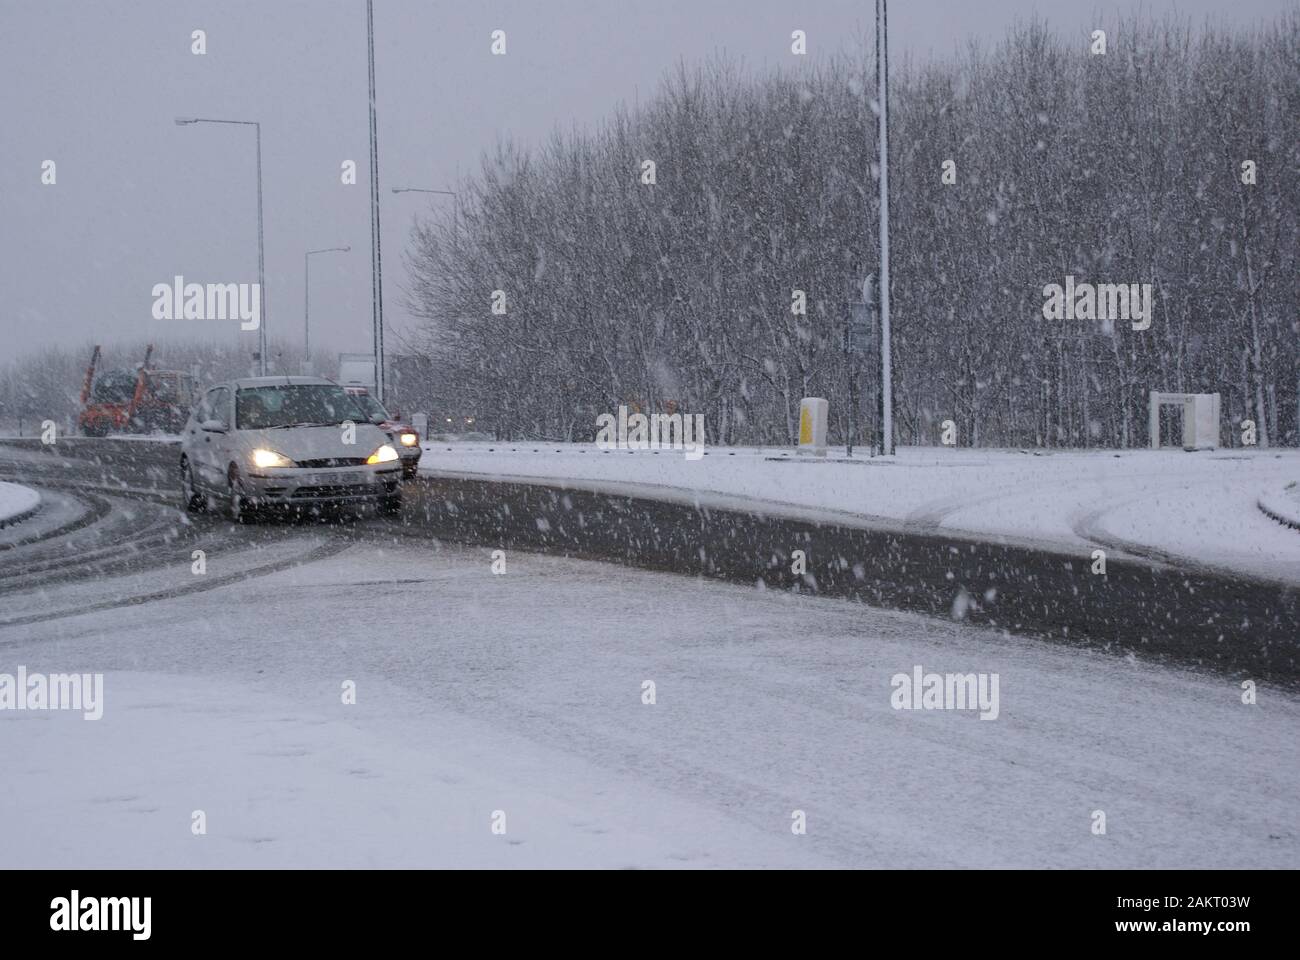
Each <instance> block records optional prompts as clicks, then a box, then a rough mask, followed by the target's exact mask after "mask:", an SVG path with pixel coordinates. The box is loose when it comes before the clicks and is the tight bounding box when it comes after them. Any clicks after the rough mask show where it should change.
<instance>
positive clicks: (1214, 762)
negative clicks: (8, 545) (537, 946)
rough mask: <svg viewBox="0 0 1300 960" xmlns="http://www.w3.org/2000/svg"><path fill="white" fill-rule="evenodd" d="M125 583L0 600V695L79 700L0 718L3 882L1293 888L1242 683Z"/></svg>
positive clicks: (561, 587)
mask: <svg viewBox="0 0 1300 960" xmlns="http://www.w3.org/2000/svg"><path fill="white" fill-rule="evenodd" d="M43 492H44V491H43ZM56 492H57V491H56ZM64 493H65V495H68V494H67V493H66V490H65V491H64ZM69 496H70V495H69ZM106 496H107V495H106ZM107 498H108V499H109V500H110V501H112V500H114V499H115V498H113V497H107ZM73 499H75V498H73ZM138 503H139V511H140V517H139V518H138V521H137V524H138V526H137V528H136V529H137V530H140V531H143V530H148V529H151V528H152V526H151V525H153V524H154V523H155V522H156V521H158V520H159V519H160V518H162V517H164V516H165V511H166V510H167V509H169V508H167V507H166V506H165V505H163V504H149V503H148V502H147V501H143V500H141V501H138ZM65 509H67V510H68V511H69V512H75V508H73V507H71V506H67V505H65ZM120 513H121V509H120V506H118V507H117V509H115V510H113V511H110V513H109V514H108V515H107V516H106V517H104V518H101V519H100V520H99V521H96V523H87V524H83V525H82V526H81V527H80V528H78V529H80V530H82V531H86V530H90V529H93V528H94V527H95V526H96V525H97V524H98V523H103V522H105V520H107V519H109V518H111V517H116V516H119V515H120ZM28 522H35V519H34V520H33V521H28ZM71 522H75V521H70V523H71ZM69 535H75V531H73V533H72V534H69ZM141 536H143V534H141ZM190 536H193V537H196V539H194V540H190V539H186V538H188V537H190ZM50 542H51V543H52V541H50ZM196 544H197V545H200V546H202V548H203V549H205V550H206V553H207V556H206V563H207V568H206V572H205V573H204V574H202V575H198V574H194V573H193V572H192V570H191V559H190V556H191V552H190V551H191V548H192V547H193V546H195V545H196ZM34 546H36V545H27V546H22V547H16V548H13V549H11V550H10V551H4V552H0V560H7V559H8V558H6V557H5V553H6V552H8V553H10V554H11V555H12V554H13V553H15V552H17V551H27V550H31V549H33V547H34ZM45 549H49V547H48V544H47V546H46V548H45ZM168 551H171V552H170V553H168ZM133 552H134V553H136V554H138V555H139V556H137V559H138V560H139V563H138V565H137V566H130V567H128V568H126V570H125V575H124V576H121V577H116V578H111V579H109V578H105V576H104V575H103V574H104V572H105V571H104V570H103V569H101V570H100V575H98V576H75V575H64V574H60V575H59V576H57V577H54V576H51V578H50V579H45V580H42V581H41V582H39V583H33V584H28V585H16V586H14V587H13V588H10V589H8V590H7V592H5V593H4V594H3V595H0V607H2V609H3V614H2V615H0V619H3V620H11V619H14V618H22V619H23V620H24V622H22V623H11V625H9V626H0V673H10V674H12V673H14V672H15V671H16V670H17V669H18V667H19V666H20V665H21V666H23V667H25V668H26V669H27V671H29V672H36V671H43V672H45V673H58V672H68V671H76V672H92V673H93V672H103V673H104V674H105V678H104V715H103V718H102V719H100V720H97V721H88V720H83V719H82V718H81V715H80V714H74V713H66V712H60V713H54V712H32V711H26V712H16V711H7V710H6V711H0V724H4V725H5V726H4V727H3V728H0V729H2V730H3V733H2V734H0V763H3V764H4V769H5V770H6V771H9V772H10V775H9V776H7V777H5V778H4V779H3V780H0V819H2V820H3V822H4V823H5V824H6V827H7V830H6V835H7V839H6V841H5V843H4V845H3V846H2V847H0V866H5V867H11V866H24V867H27V866H98V867H104V866H145V865H150V866H327V867H328V866H360V865H378V866H439V865H448V866H528V867H532V866H587V865H590V866H608V867H663V866H715V867H716V866H760V865H762V866H813V867H824V866H916V867H920V866H971V867H973V866H990V865H991V866H1122V867H1157V866H1176V867H1191V866H1241V867H1295V866H1297V865H1300V736H1297V734H1298V733H1300V699H1297V698H1296V696H1295V695H1293V694H1291V693H1287V692H1284V691H1280V690H1277V689H1274V688H1271V687H1269V686H1267V685H1261V686H1260V688H1259V691H1258V703H1257V704H1256V705H1253V706H1246V705H1243V704H1242V702H1241V690H1240V688H1239V687H1238V686H1237V684H1236V683H1235V682H1233V681H1231V680H1227V679H1220V678H1216V677H1214V676H1210V675H1198V674H1192V673H1187V672H1182V671H1178V670H1172V669H1167V668H1160V667H1154V666H1149V665H1145V664H1141V663H1138V662H1134V661H1126V660H1124V659H1120V658H1116V657H1113V656H1106V655H1102V654H1096V653H1090V652H1087V651H1079V650H1072V649H1068V648H1062V647H1054V646H1047V645H1044V644H1042V643H1040V642H1038V641H1036V640H1034V639H1032V638H1012V637H1008V636H1005V635H1002V634H1000V633H997V632H994V631H991V630H987V629H983V628H979V627H973V626H970V625H959V624H953V623H949V622H943V621H937V620H933V619H929V618H924V617H921V616H917V615H911V614H902V613H892V612H887V611H880V610H875V609H871V608H869V607H866V606H864V605H861V604H857V603H852V602H847V601H841V600H831V599H826V598H817V597H806V596H796V595H791V594H785V593H778V592H775V591H760V590H755V589H753V588H749V587H744V586H734V585H727V584H719V583H716V582H709V581H698V580H693V579H690V578H686V577H682V576H677V575H672V574H662V573H652V572H645V571H638V570H631V569H626V568H622V567H612V566H609V565H605V564H599V563H592V562H584V561H577V560H565V559H557V558H551V557H544V556H537V555H530V554H526V553H520V552H514V551H511V552H510V553H509V554H508V555H507V558H506V559H507V567H506V572H505V573H504V574H503V575H494V574H493V573H492V571H491V557H490V551H489V550H487V549H470V548H461V547H450V546H446V545H437V544H435V543H433V542H421V541H415V540H412V539H408V538H402V539H400V540H398V541H397V542H393V541H392V540H391V538H389V537H388V536H387V535H386V534H385V533H384V528H383V527H382V525H368V524H362V525H359V526H358V527H356V528H352V529H350V530H342V531H340V530H338V529H335V528H331V527H325V526H317V525H303V526H292V525H282V526H273V527H268V528H262V529H256V528H255V529H253V530H248V531H238V530H236V531H233V532H231V528H227V527H226V526H225V525H223V524H211V525H207V526H201V527H200V529H199V530H198V531H191V532H189V533H185V534H184V535H183V537H182V539H178V540H177V541H175V542H169V541H162V542H161V543H160V544H158V545H155V546H153V547H148V548H143V549H138V550H134V551H133ZM45 562H47V563H49V562H54V558H52V557H49V556H46V557H45ZM291 564H297V565H291ZM75 572H76V568H75V567H74V568H73V570H72V571H71V572H69V571H65V574H69V573H72V574H75ZM110 572H111V571H110ZM237 575H239V576H242V579H234V578H235V577H236V576H237ZM204 578H208V579H209V580H212V581H220V582H217V583H215V585H212V584H210V585H208V586H207V588H205V589H192V590H188V589H185V587H186V586H187V584H192V583H193V581H196V580H202V579H204ZM222 578H228V579H226V580H224V581H222ZM151 596H153V597H156V599H152V600H149V601H147V602H139V603H131V604H130V605H125V603H126V601H129V600H130V599H131V598H141V597H151ZM92 606H99V607H101V609H97V610H95V611H94V612H90V613H86V612H78V611H79V610H81V611H84V610H86V609H89V608H90V607H92ZM42 611H45V612H49V613H57V614H59V616H58V617H57V618H55V619H49V618H44V617H42V616H41V615H40V614H41V612H42ZM918 665H919V666H922V667H923V668H924V670H925V671H927V672H928V671H937V672H962V673H966V672H972V673H989V674H993V673H996V674H997V675H998V676H999V678H1000V687H999V689H1000V704H999V712H998V717H997V719H996V720H989V721H983V720H980V719H979V718H978V716H977V714H976V713H974V712H970V711H960V710H936V711H928V712H923V711H902V710H894V709H893V708H892V707H891V692H892V689H891V678H892V677H893V676H894V675H895V674H898V673H904V674H910V673H911V672H912V671H913V669H914V668H915V667H916V666H918ZM345 681H352V682H354V683H355V685H356V703H355V704H344V703H343V702H342V697H341V694H340V691H341V687H342V685H343V684H344V682H345ZM645 681H653V682H654V684H655V694H656V696H655V701H656V702H655V703H654V704H646V703H643V702H642V696H643V684H644V682H645ZM196 810H202V811H203V812H204V815H205V817H206V824H207V833H206V835H204V836H195V835H193V833H192V832H191V823H192V817H193V813H194V811H196ZM795 810H802V811H805V813H806V816H807V834H806V835H804V836H796V835H794V834H792V832H791V829H790V826H791V822H792V820H791V814H792V812H793V811H795ZM1099 810H1100V811H1104V812H1105V816H1106V833H1105V835H1101V836H1098V835H1094V834H1093V832H1092V827H1093V824H1094V822H1095V820H1094V811H1099ZM497 811H500V812H501V813H503V814H504V817H505V823H506V832H505V833H504V835H498V834H494V833H493V832H492V830H491V826H492V823H493V817H494V814H495V813H496V812H497Z"/></svg>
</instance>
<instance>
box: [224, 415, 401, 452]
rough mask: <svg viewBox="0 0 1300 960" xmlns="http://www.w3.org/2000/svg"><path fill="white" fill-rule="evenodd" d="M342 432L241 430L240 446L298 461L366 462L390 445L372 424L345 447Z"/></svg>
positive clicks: (359, 426)
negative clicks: (258, 449)
mask: <svg viewBox="0 0 1300 960" xmlns="http://www.w3.org/2000/svg"><path fill="white" fill-rule="evenodd" d="M343 431H344V428H343V427H341V426H331V427H281V428H280V429H278V430H275V429H273V430H242V431H240V433H239V443H240V446H241V447H243V448H244V450H246V451H252V450H255V449H257V448H258V447H262V448H264V449H266V450H274V451H275V452H276V453H279V454H283V455H284V456H286V457H288V458H289V459H290V460H297V461H301V460H325V459H330V458H335V457H349V458H351V457H360V458H361V459H363V460H364V459H365V458H366V457H368V456H370V455H371V454H372V453H374V452H375V450H376V449H378V448H379V446H380V445H381V444H385V443H389V439H388V434H386V433H384V431H382V430H380V429H379V428H378V427H377V426H375V425H374V424H373V423H358V424H357V427H356V435H355V440H356V442H355V443H344V442H343V436H344V432H343ZM390 445H391V444H390Z"/></svg>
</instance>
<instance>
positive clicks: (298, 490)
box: [244, 460, 402, 506]
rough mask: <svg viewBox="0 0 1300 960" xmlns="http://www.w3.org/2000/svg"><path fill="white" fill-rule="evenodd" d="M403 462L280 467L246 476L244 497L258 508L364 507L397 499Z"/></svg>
mask: <svg viewBox="0 0 1300 960" xmlns="http://www.w3.org/2000/svg"><path fill="white" fill-rule="evenodd" d="M401 479H402V463H401V461H400V460H399V461H389V462H388V463H385V464H383V465H382V466H364V467H331V468H320V469H316V468H308V467H277V468H271V469H262V470H258V471H255V472H252V473H249V474H247V475H246V476H245V481H244V488H245V495H246V496H248V497H250V498H251V499H252V500H253V501H254V502H255V503H256V504H257V505H258V506H275V505H285V506H297V505H303V506H307V505H312V504H329V503H339V504H344V503H364V502H367V501H370V502H373V501H377V500H381V499H383V498H384V497H390V496H395V495H396V494H397V493H398V492H399V483H400V481H401Z"/></svg>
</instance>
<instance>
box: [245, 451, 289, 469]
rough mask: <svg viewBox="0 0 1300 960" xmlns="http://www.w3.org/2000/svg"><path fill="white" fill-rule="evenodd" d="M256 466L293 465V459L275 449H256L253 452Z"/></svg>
mask: <svg viewBox="0 0 1300 960" xmlns="http://www.w3.org/2000/svg"><path fill="white" fill-rule="evenodd" d="M252 457H253V466H255V467H292V466H293V461H292V460H290V459H289V458H288V457H286V456H285V455H284V454H282V453H276V452H275V451H274V450H262V449H258V450H254V451H253V453H252Z"/></svg>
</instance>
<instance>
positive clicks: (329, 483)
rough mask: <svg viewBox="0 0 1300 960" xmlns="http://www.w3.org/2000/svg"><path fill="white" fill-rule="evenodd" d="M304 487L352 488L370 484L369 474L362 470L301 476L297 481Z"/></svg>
mask: <svg viewBox="0 0 1300 960" xmlns="http://www.w3.org/2000/svg"><path fill="white" fill-rule="evenodd" d="M298 482H299V485H301V486H304V487H352V486H360V485H362V484H367V483H369V482H370V474H368V473H366V471H364V470H342V471H330V472H329V473H307V474H303V476H302V477H301V479H300V480H299V481H298Z"/></svg>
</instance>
